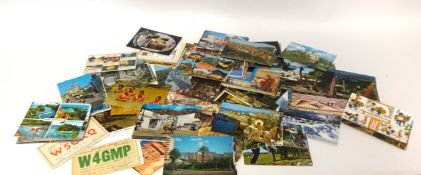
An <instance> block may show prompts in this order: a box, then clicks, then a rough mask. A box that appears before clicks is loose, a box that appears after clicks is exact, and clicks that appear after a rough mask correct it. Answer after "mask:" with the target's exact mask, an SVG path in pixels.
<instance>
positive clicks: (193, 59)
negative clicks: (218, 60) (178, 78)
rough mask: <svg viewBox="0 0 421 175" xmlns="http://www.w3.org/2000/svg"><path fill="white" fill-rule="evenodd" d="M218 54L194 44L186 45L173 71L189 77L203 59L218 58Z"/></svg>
mask: <svg viewBox="0 0 421 175" xmlns="http://www.w3.org/2000/svg"><path fill="white" fill-rule="evenodd" d="M220 54H221V53H220V52H219V51H214V50H208V49H204V48H200V47H199V46H198V45H196V44H190V43H187V44H186V46H185V48H184V52H183V54H182V55H181V59H180V61H179V63H178V64H177V67H176V69H175V70H176V73H177V74H182V75H191V74H192V73H193V69H194V68H195V67H196V65H197V64H198V63H200V62H201V61H202V60H203V59H205V58H207V57H211V58H213V57H219V56H220Z"/></svg>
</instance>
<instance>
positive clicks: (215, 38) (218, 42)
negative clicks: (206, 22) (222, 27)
mask: <svg viewBox="0 0 421 175" xmlns="http://www.w3.org/2000/svg"><path fill="white" fill-rule="evenodd" d="M229 38H235V39H239V40H244V41H248V40H249V38H248V37H244V36H236V35H230V34H225V33H220V32H214V31H210V30H205V32H203V35H202V37H201V38H200V41H199V43H198V45H199V46H200V47H202V48H205V49H209V50H215V51H222V50H223V49H224V46H225V44H226V43H227V41H228V39H229Z"/></svg>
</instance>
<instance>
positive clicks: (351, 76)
mask: <svg viewBox="0 0 421 175" xmlns="http://www.w3.org/2000/svg"><path fill="white" fill-rule="evenodd" d="M352 93H355V94H359V95H361V96H364V97H367V98H370V99H373V100H377V101H379V94H378V92H377V84H376V77H374V76H369V75H363V74H357V73H353V72H346V71H341V70H336V71H335V95H336V96H337V97H339V98H343V99H346V100H348V99H349V97H350V96H351V94H352Z"/></svg>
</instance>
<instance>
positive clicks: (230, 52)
mask: <svg viewBox="0 0 421 175" xmlns="http://www.w3.org/2000/svg"><path fill="white" fill-rule="evenodd" d="M275 52H276V47H274V46H272V45H269V44H265V43H253V42H249V41H243V40H238V39H233V38H229V39H228V42H227V43H226V44H225V47H224V49H223V50H222V52H221V55H222V57H224V58H230V59H234V60H240V61H246V62H250V63H256V64H262V65H267V66H272V65H273V63H274V61H275V59H276V57H275Z"/></svg>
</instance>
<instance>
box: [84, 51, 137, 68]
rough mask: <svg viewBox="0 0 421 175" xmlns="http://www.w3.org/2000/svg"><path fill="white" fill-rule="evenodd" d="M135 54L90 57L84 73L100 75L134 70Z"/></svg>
mask: <svg viewBox="0 0 421 175" xmlns="http://www.w3.org/2000/svg"><path fill="white" fill-rule="evenodd" d="M136 54H137V53H136V52H127V53H113V54H102V55H90V56H89V58H88V62H87V63H86V66H85V73H100V72H109V71H119V70H131V69H135V68H136V62H137V56H136Z"/></svg>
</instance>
